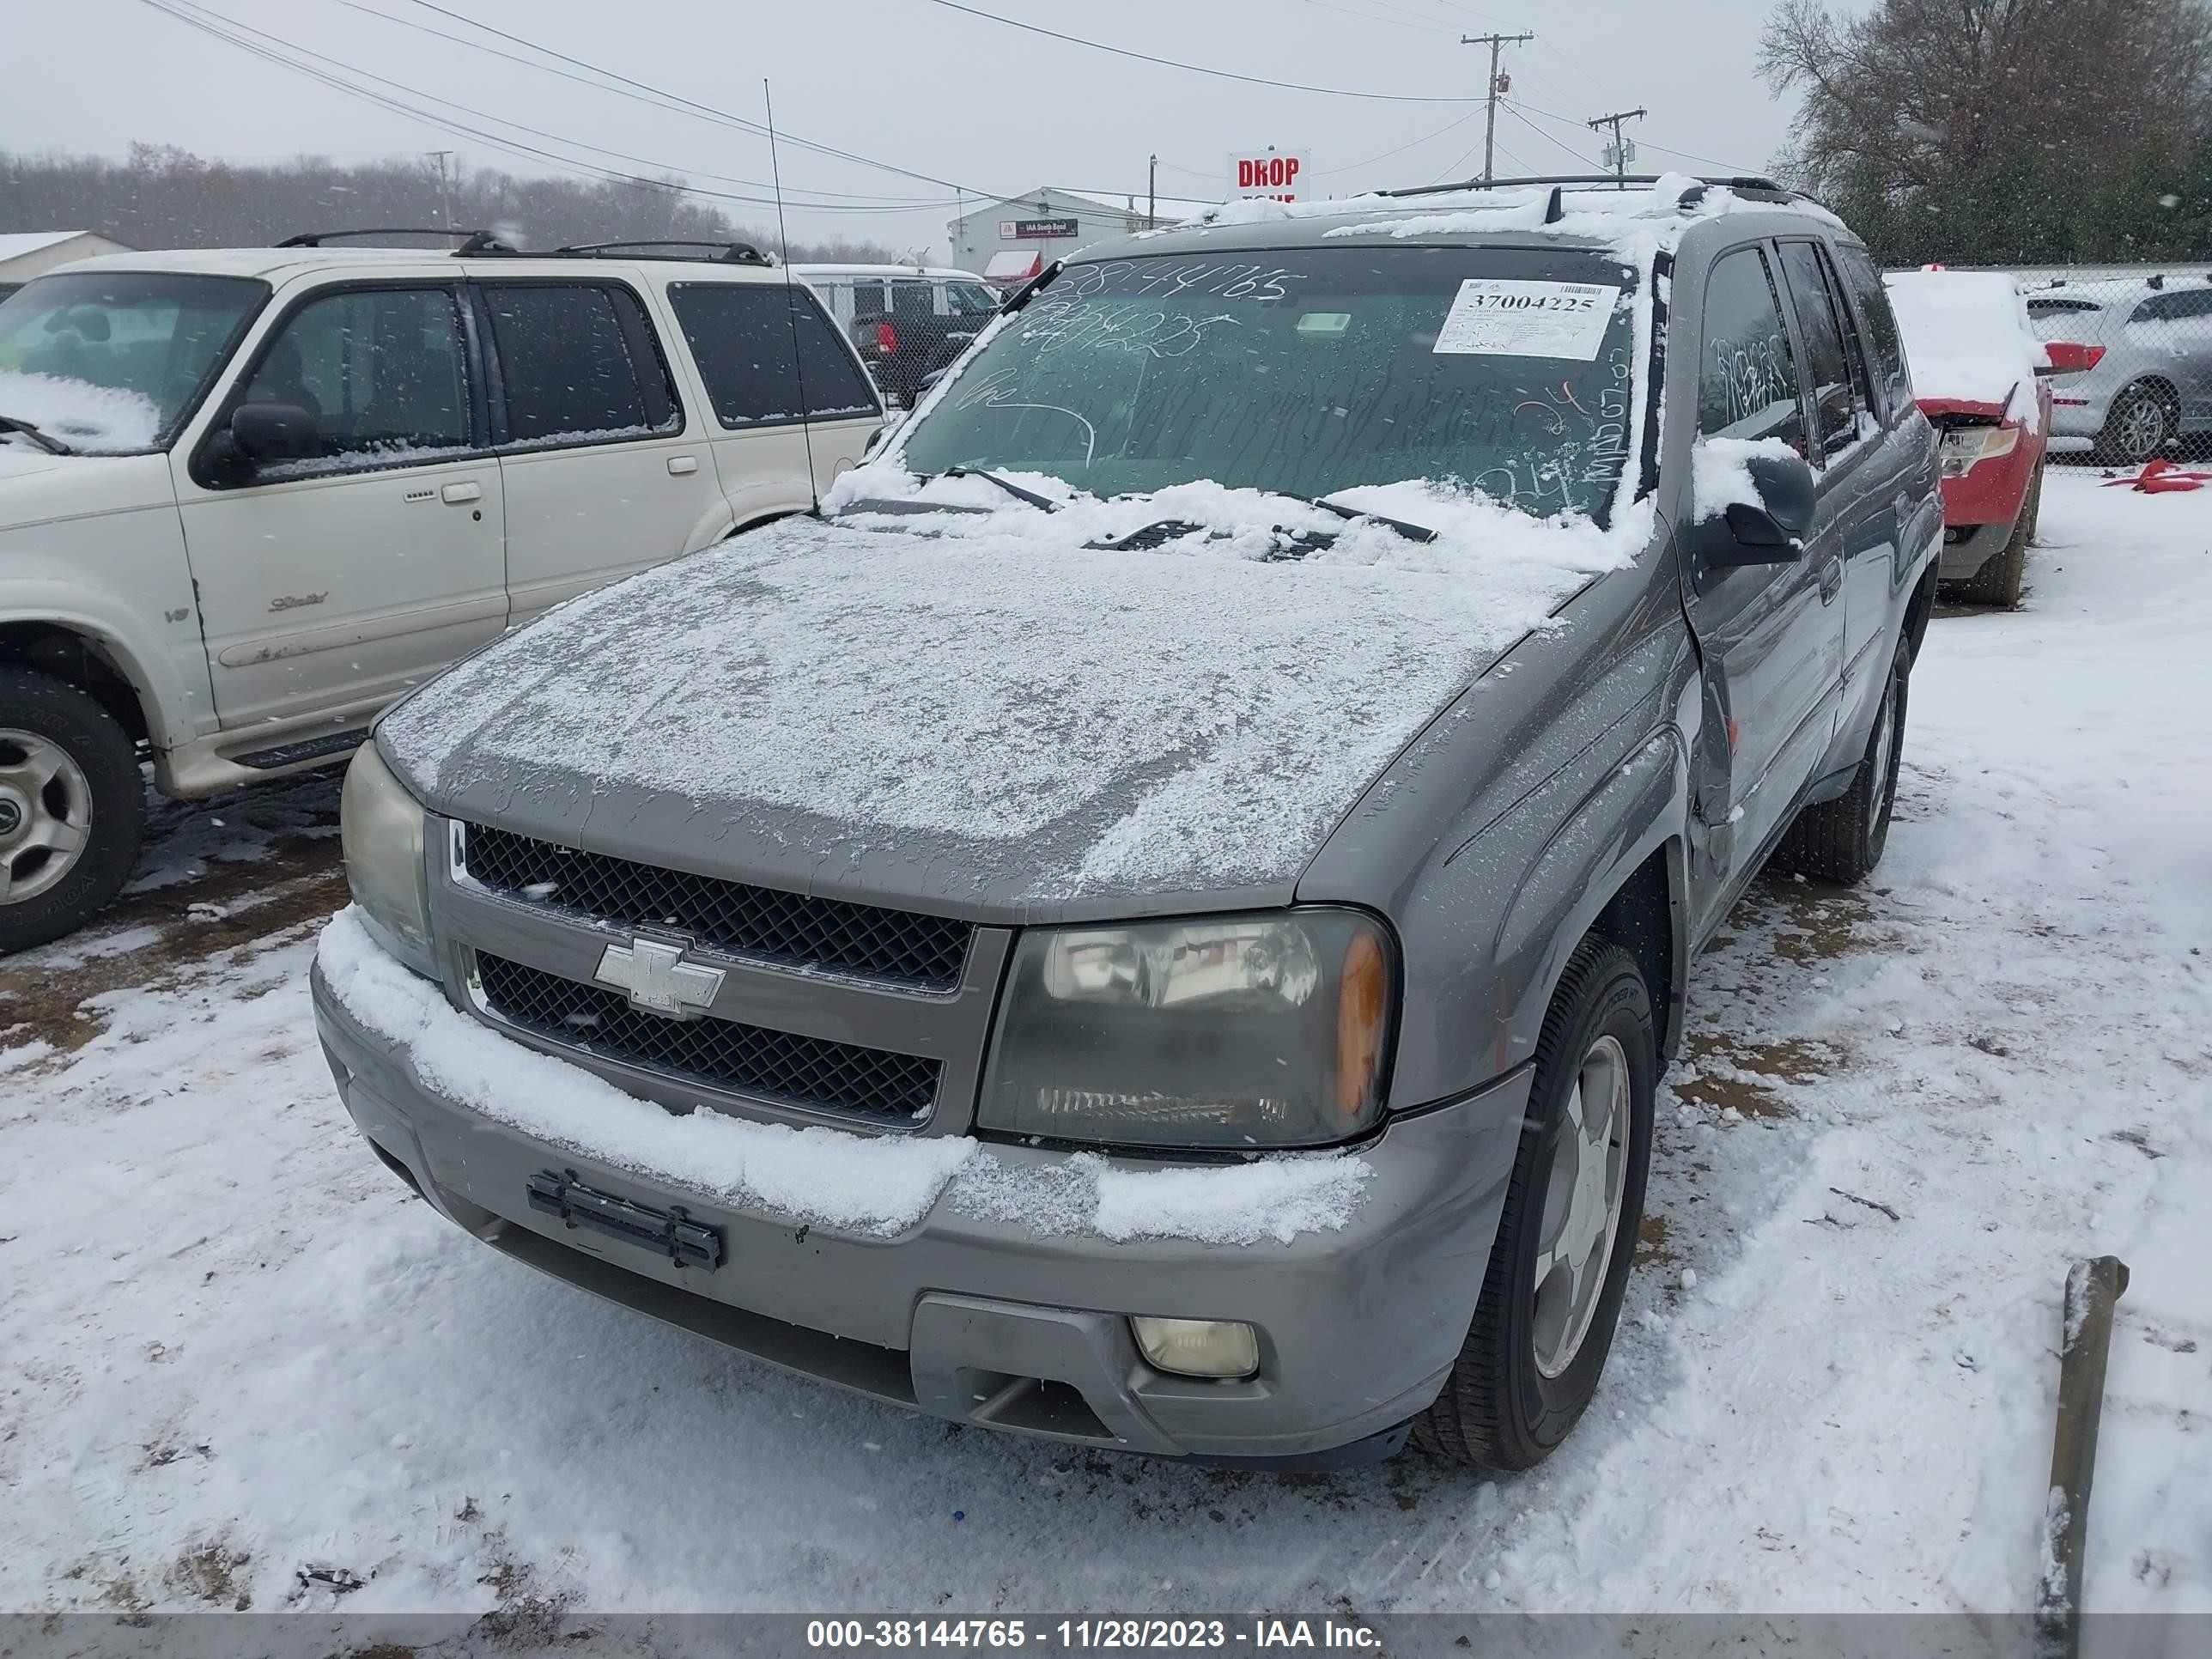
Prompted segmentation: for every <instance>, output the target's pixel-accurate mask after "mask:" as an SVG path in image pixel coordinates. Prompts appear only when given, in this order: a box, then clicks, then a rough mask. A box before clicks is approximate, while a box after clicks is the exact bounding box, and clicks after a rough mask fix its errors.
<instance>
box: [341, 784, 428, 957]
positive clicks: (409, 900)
mask: <svg viewBox="0 0 2212 1659" xmlns="http://www.w3.org/2000/svg"><path fill="white" fill-rule="evenodd" d="M338 836H339V839H340V841H341V842H343V845H344V848H345V867H346V885H347V886H349V887H350V888H352V889H353V899H354V902H355V903H356V904H358V905H359V906H361V910H362V916H363V918H364V919H365V920H366V921H368V931H369V932H370V933H372V934H374V936H375V938H376V942H377V943H378V944H380V945H382V946H383V947H384V948H385V949H386V951H390V952H391V953H392V955H393V956H394V957H398V959H399V960H400V961H401V962H403V963H406V964H407V966H409V967H410V968H412V969H414V970H415V971H416V973H418V974H421V975H423V977H425V978H426V979H435V978H437V977H438V966H437V959H436V957H434V956H433V955H432V954H431V951H430V915H429V896H428V894H427V893H426V892H425V891H424V890H423V874H422V808H421V807H420V806H418V805H416V804H415V798H414V797H413V796H412V795H410V794H409V793H407V792H406V790H404V789H403V788H401V787H400V785H399V780H398V779H397V778H395V777H393V776H392V769H391V768H390V767H388V766H386V764H385V763H384V757H382V756H381V755H380V754H378V753H377V752H376V744H374V743H373V742H371V743H365V744H362V746H361V747H360V748H359V749H357V750H355V751H354V757H353V764H352V765H350V766H349V767H348V768H347V769H346V775H345V788H344V790H343V793H341V794H340V796H339V798H338Z"/></svg>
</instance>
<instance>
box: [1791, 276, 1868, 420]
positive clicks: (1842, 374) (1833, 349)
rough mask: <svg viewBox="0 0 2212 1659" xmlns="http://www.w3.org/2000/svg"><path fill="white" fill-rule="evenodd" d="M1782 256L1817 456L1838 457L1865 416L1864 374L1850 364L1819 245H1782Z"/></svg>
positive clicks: (1846, 323) (1846, 321) (1847, 339)
mask: <svg viewBox="0 0 2212 1659" xmlns="http://www.w3.org/2000/svg"><path fill="white" fill-rule="evenodd" d="M1781 252H1782V271H1783V278H1784V281H1785V282H1787V283H1789V285H1790V297H1791V298H1792V299H1793V300H1795V301H1796V305H1797V326H1798V328H1799V330H1800V331H1802V334H1803V336H1804V340H1805V366H1806V369H1807V371H1808V374H1810V376H1811V379H1812V383H1813V410H1814V419H1815V420H1816V421H1817V422H1819V423H1820V453H1821V454H1823V455H1824V456H1833V455H1837V454H1840V453H1842V452H1843V451H1844V450H1846V449H1849V448H1850V447H1851V446H1852V445H1853V444H1855V443H1857V441H1858V440H1859V438H1860V436H1861V433H1860V429H1859V416H1862V415H1863V414H1867V413H1869V408H1868V400H1867V396H1866V393H1865V391H1864V390H1863V379H1864V372H1863V370H1862V369H1860V368H1858V367H1857V364H1856V363H1855V362H1854V356H1855V353H1854V352H1853V349H1852V347H1853V345H1854V343H1855V342H1854V341H1853V340H1852V337H1851V329H1850V313H1848V312H1847V311H1846V310H1845V309H1844V307H1843V306H1842V305H1841V304H1840V303H1839V302H1838V298H1837V295H1836V292H1835V285H1834V282H1833V280H1832V276H1830V273H1829V270H1828V262H1827V260H1826V258H1824V257H1822V255H1821V252H1820V244H1819V243H1817V242H1784V243H1783V244H1782V249H1781Z"/></svg>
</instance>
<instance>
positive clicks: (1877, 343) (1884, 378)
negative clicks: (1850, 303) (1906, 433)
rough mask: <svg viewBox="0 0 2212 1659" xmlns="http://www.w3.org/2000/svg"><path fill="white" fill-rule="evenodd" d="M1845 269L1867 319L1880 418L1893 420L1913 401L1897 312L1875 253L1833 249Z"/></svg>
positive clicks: (1871, 362)
mask: <svg viewBox="0 0 2212 1659" xmlns="http://www.w3.org/2000/svg"><path fill="white" fill-rule="evenodd" d="M1836 254H1837V258H1838V260H1839V261H1840V262H1841V264H1842V265H1843V268H1844V284H1845V285H1846V286H1847V287H1848V288H1849V289H1850V291H1851V297H1852V298H1853V299H1855V300H1857V301H1858V302H1859V311H1860V313H1861V314H1863V316H1864V317H1865V319H1866V331H1867V342H1866V343H1867V356H1868V358H1869V367H1870V368H1872V369H1873V371H1874V376H1875V383H1876V387H1877V389H1878V390H1879V391H1880V392H1881V405H1882V410H1883V417H1884V418H1885V419H1887V420H1895V419H1896V418H1897V417H1898V416H1899V415H1902V414H1904V413H1905V409H1906V406H1907V405H1909V404H1911V402H1912V376H1911V372H1910V371H1909V370H1908V369H1907V368H1905V340H1904V337H1902V336H1901V335H1899V332H1898V331H1897V313H1895V312H1894V311H1893V310H1892V309H1890V304H1889V293H1888V290H1887V289H1884V288H1883V287H1882V285H1881V271H1880V270H1877V269H1876V268H1875V262H1874V256H1873V255H1872V254H1870V253H1869V252H1867V251H1866V250H1865V249H1864V248H1863V247H1844V248H1838V249H1837V250H1836Z"/></svg>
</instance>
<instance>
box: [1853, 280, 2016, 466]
mask: <svg viewBox="0 0 2212 1659" xmlns="http://www.w3.org/2000/svg"><path fill="white" fill-rule="evenodd" d="M1882 284H1883V286H1884V287H1885V288H1887V289H1888V290H1889V302H1890V306H1891V308H1892V309H1893V310H1894V311H1895V312H1896V313H1897V325H1898V328H1899V331H1901V332H1902V333H1903V334H1904V336H1905V361H1906V362H1908V363H1909V364H1911V369H1912V390H1913V392H1914V394H1915V395H1916V396H1917V397H1919V398H1939V399H1945V400H1953V401H1957V402H1960V403H1972V404H1993V405H1995V406H1996V407H1997V408H1999V409H2003V408H2006V407H2007V406H2008V405H2009V404H2013V402H2014V401H2015V396H2017V397H2018V398H2019V399H2020V400H2021V404H2023V407H2022V408H2021V409H2020V410H2018V411H2017V412H2018V413H2020V414H2021V416H2023V417H2024V418H2025V419H2026V420H2027V422H2028V423H2029V424H2030V426H2031V427H2033V425H2034V423H2035V422H2036V421H2037V419H2038V418H2039V409H2038V403H2037V399H2036V398H2035V395H2034V386H2035V371H2036V368H2037V367H2038V366H2039V365H2040V364H2044V363H2047V362H2050V361H2051V358H2050V354H2049V353H2048V352H2047V351H2046V350H2045V349H2044V344H2043V342H2042V341H2041V340H2039V338H2037V337H2036V334H2035V330H2034V327H2033V325H2032V324H2031V323H2030V322H2029V320H2028V315H2027V301H2026V300H2025V299H2023V298H2022V297H2021V293H2020V288H2019V284H2018V283H2017V281H2016V280H2015V278H2014V277H2013V276H2012V275H2011V274H2010V273H2009V272H2007V271H2000V270H1903V271H1893V272H1892V273H1891V274H1890V275H1888V276H1885V277H1883V278H1882ZM2023 388H2024V390H2023Z"/></svg>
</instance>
